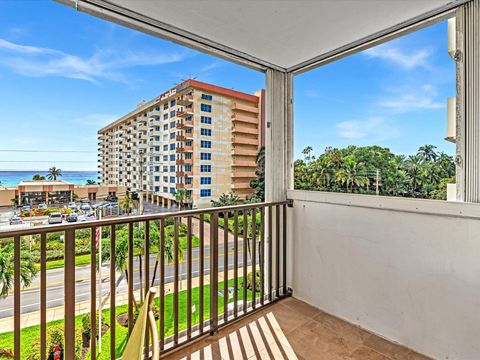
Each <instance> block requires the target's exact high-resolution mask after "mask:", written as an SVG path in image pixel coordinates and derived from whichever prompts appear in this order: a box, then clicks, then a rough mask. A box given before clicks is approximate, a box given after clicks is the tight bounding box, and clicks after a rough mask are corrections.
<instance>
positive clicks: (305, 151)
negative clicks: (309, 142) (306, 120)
mask: <svg viewBox="0 0 480 360" xmlns="http://www.w3.org/2000/svg"><path fill="white" fill-rule="evenodd" d="M312 151H313V148H312V147H311V146H307V147H306V148H305V149H303V150H302V154H303V156H304V157H305V163H307V164H308V163H309V162H310V160H311V154H312Z"/></svg>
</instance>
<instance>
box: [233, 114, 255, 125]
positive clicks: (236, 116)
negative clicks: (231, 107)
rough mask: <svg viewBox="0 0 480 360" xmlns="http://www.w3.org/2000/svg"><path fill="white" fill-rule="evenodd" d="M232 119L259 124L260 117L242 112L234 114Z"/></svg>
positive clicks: (236, 121)
mask: <svg viewBox="0 0 480 360" xmlns="http://www.w3.org/2000/svg"><path fill="white" fill-rule="evenodd" d="M232 121H233V123H234V124H236V123H248V124H258V117H253V116H247V115H242V114H233V115H232Z"/></svg>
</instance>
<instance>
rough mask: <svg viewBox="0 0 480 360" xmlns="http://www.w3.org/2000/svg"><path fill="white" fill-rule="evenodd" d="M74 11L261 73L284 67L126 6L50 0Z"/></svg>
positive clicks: (91, 0)
mask: <svg viewBox="0 0 480 360" xmlns="http://www.w3.org/2000/svg"><path fill="white" fill-rule="evenodd" d="M54 1H56V2H58V3H62V4H64V5H67V6H70V7H72V8H75V9H76V10H78V11H81V12H84V13H87V14H90V15H93V16H95V17H98V18H101V19H104V20H107V21H110V22H114V23H117V24H120V25H123V26H126V27H129V28H131V29H134V30H138V31H141V32H144V33H147V34H150V35H152V36H155V37H159V38H161V39H164V40H168V41H172V42H174V43H177V44H180V45H183V46H186V47H189V48H192V49H195V50H199V51H202V52H204V53H207V54H211V55H214V56H217V57H221V58H223V59H225V60H228V61H233V62H235V63H237V64H240V65H243V66H246V67H249V68H251V69H254V70H258V71H262V72H265V71H266V70H267V69H275V70H278V71H282V72H285V71H286V69H285V68H284V67H281V66H278V65H276V64H272V63H270V62H268V61H265V60H262V59H259V58H257V57H255V56H252V55H249V54H246V53H244V52H242V51H239V50H236V49H233V48H231V47H228V46H226V45H223V44H219V43H217V42H215V41H212V40H210V39H207V38H204V37H202V36H199V35H197V34H194V33H191V32H188V31H186V30H183V29H180V28H177V27H175V26H173V25H170V24H167V23H164V22H162V21H158V20H156V19H153V18H150V17H148V16H146V15H144V14H139V13H137V12H134V11H131V10H129V9H126V8H124V7H122V6H119V5H116V4H113V3H112V2H110V1H107V0H54Z"/></svg>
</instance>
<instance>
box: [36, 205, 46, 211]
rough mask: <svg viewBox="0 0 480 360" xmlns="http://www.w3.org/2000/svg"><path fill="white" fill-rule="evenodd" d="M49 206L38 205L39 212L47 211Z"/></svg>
mask: <svg viewBox="0 0 480 360" xmlns="http://www.w3.org/2000/svg"><path fill="white" fill-rule="evenodd" d="M47 209H48V206H47V204H38V210H47Z"/></svg>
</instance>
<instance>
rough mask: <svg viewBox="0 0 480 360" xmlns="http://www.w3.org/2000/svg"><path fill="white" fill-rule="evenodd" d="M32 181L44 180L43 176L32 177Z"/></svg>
mask: <svg viewBox="0 0 480 360" xmlns="http://www.w3.org/2000/svg"><path fill="white" fill-rule="evenodd" d="M32 180H45V176H43V175H40V174H35V175H33V177H32Z"/></svg>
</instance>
